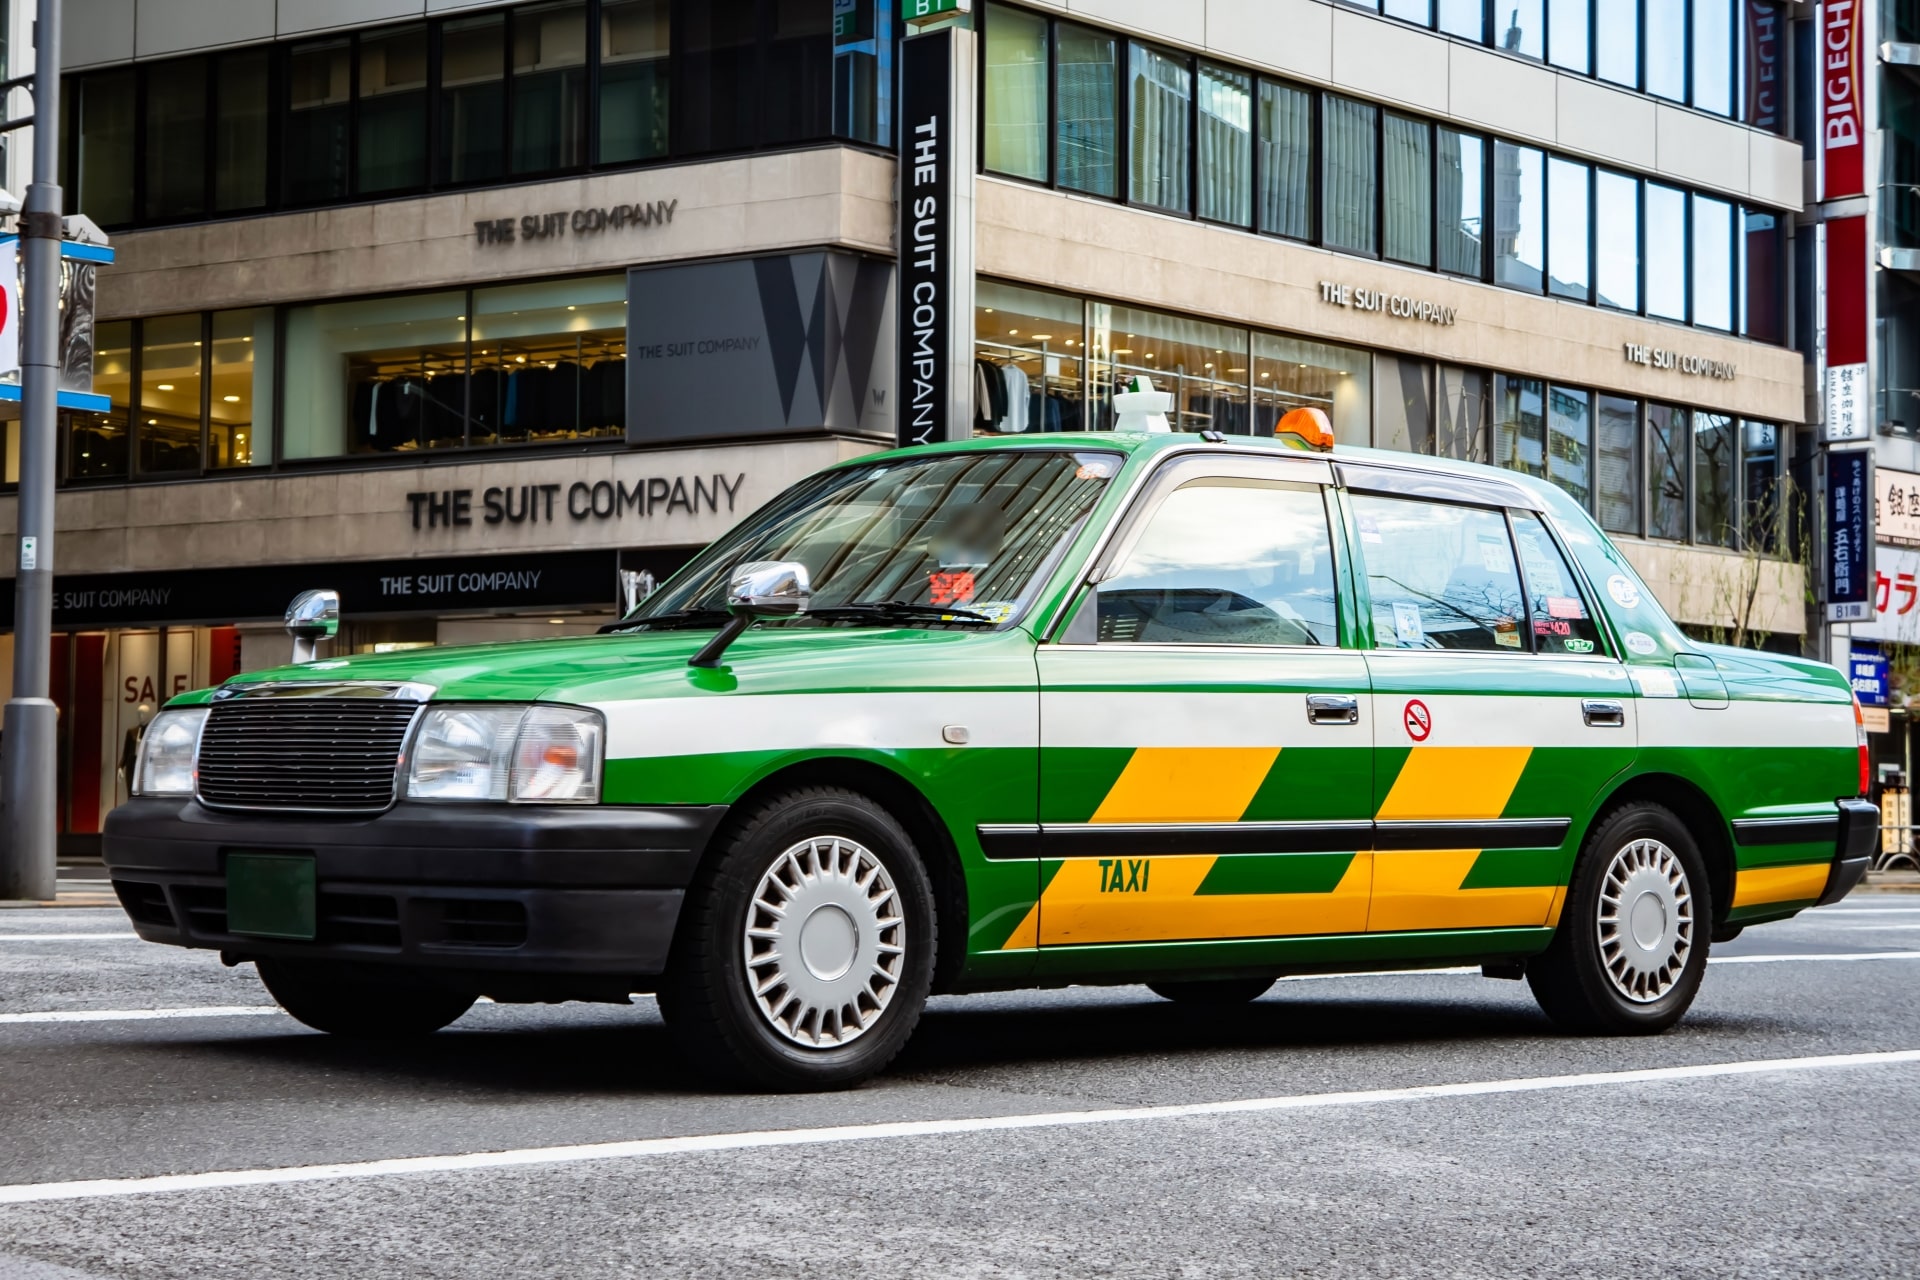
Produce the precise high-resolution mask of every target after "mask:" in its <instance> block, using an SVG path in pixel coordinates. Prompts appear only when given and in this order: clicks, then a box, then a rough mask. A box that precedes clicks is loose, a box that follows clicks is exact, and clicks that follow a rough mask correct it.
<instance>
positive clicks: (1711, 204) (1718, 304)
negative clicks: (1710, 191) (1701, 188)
mask: <svg viewBox="0 0 1920 1280" xmlns="http://www.w3.org/2000/svg"><path fill="white" fill-rule="evenodd" d="M1693 322H1694V323H1695V324H1698V325H1704V326H1706V327H1707V328H1709V329H1731V328H1733V206H1732V205H1730V204H1728V203H1727V202H1726V201H1725V200H1710V199H1708V198H1707V197H1705V196H1695V197H1693Z"/></svg>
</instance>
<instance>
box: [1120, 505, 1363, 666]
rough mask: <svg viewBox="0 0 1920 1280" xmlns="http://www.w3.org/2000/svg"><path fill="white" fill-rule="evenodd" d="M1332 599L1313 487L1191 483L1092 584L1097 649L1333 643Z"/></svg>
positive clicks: (1328, 549)
mask: <svg viewBox="0 0 1920 1280" xmlns="http://www.w3.org/2000/svg"><path fill="white" fill-rule="evenodd" d="M1335 600H1336V593H1335V590H1334V585H1333V544H1332V539H1331V538H1330V537H1329V536H1328V532H1327V508H1326V501H1325V499H1324V498H1323V497H1322V496H1321V494H1320V490H1319V489H1318V488H1317V487H1312V486H1308V485H1296V484H1281V483H1268V484H1262V483H1259V482H1257V481H1251V480H1241V479H1225V478H1222V479H1206V480H1196V481H1193V482H1192V483H1189V484H1185V485H1182V486H1181V487H1180V488H1178V489H1176V490H1174V491H1173V492H1172V493H1171V494H1168V495H1167V498H1166V501H1164V502H1162V503H1161V504H1160V506H1159V507H1158V508H1157V509H1155V511H1154V512H1153V514H1152V516H1150V517H1149V518H1148V520H1147V525H1146V528H1144V529H1143V530H1141V532H1140V536H1139V539H1138V540H1137V541H1135V542H1134V544H1133V545H1132V547H1130V548H1129V549H1128V551H1127V553H1126V558H1125V559H1123V560H1122V561H1121V562H1120V564H1119V566H1118V567H1117V568H1116V569H1115V571H1114V574H1113V576H1112V577H1110V578H1108V579H1107V580H1106V581H1105V582H1103V583H1101V584H1100V596H1099V609H1100V633H1099V634H1100V642H1101V643H1102V644H1125V643H1137V644H1245V645H1337V644H1339V643H1340V634H1339V628H1338V626H1337V624H1336V607H1335Z"/></svg>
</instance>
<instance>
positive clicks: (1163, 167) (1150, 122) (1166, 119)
mask: <svg viewBox="0 0 1920 1280" xmlns="http://www.w3.org/2000/svg"><path fill="white" fill-rule="evenodd" d="M1128 52H1129V55H1130V57H1129V63H1128V69H1127V116H1128V126H1129V129H1130V130H1131V133H1132V137H1131V140H1130V141H1129V143H1128V148H1127V158H1128V169H1127V172H1128V184H1127V186H1128V190H1127V198H1128V199H1129V200H1131V201H1132V202H1133V203H1135V204H1143V205H1147V206H1148V207H1150V208H1154V209H1165V210H1167V211H1169V212H1171V213H1185V212H1186V211H1187V127H1188V122H1189V121H1190V119H1191V118H1192V112H1193V73H1192V71H1190V70H1189V69H1188V67H1187V60H1186V58H1185V57H1184V56H1183V55H1180V54H1173V53H1162V52H1161V51H1160V50H1158V49H1155V48H1152V47H1150V46H1148V45H1144V44H1136V45H1130V46H1128Z"/></svg>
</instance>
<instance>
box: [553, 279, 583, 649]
mask: <svg viewBox="0 0 1920 1280" xmlns="http://www.w3.org/2000/svg"><path fill="white" fill-rule="evenodd" d="M567 310H569V311H578V310H579V308H578V307H568V308H567ZM554 621H555V622H556V623H557V622H559V621H560V619H558V618H555V619H554Z"/></svg>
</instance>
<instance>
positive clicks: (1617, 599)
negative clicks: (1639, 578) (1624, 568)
mask: <svg viewBox="0 0 1920 1280" xmlns="http://www.w3.org/2000/svg"><path fill="white" fill-rule="evenodd" d="M1607 594H1608V595H1610V596H1612V597H1613V602H1614V603H1615V604H1617V605H1619V606H1620V607H1621V608H1622V609H1631V608H1633V607H1634V606H1635V605H1637V604H1639V603H1640V588H1638V587H1636V586H1634V585H1633V579H1631V578H1629V577H1627V576H1626V575H1625V574H1623V573H1616V574H1614V575H1613V576H1612V577H1611V578H1608V579H1607ZM1635 652H1636V653H1637V652H1639V651H1638V650H1635ZM1647 652H1648V653H1652V652H1653V650H1651V649H1649V650H1647Z"/></svg>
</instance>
